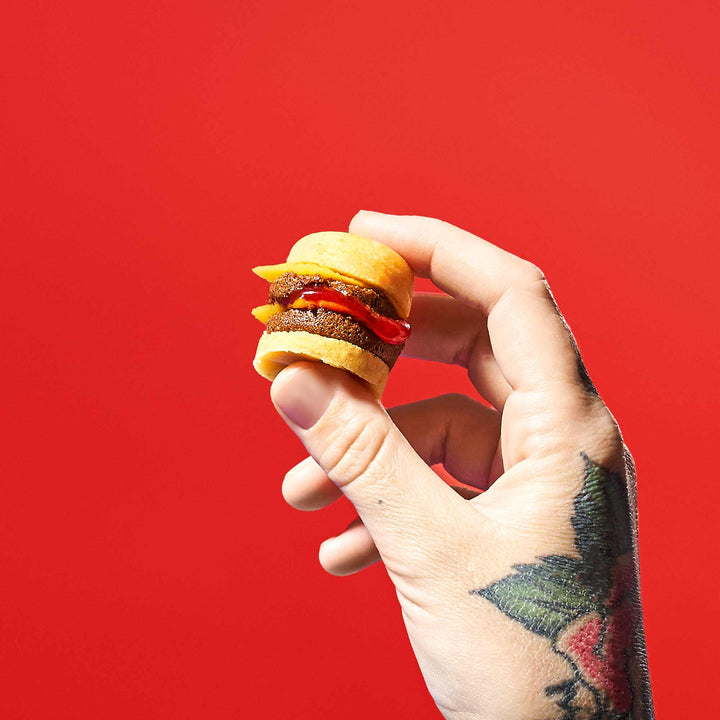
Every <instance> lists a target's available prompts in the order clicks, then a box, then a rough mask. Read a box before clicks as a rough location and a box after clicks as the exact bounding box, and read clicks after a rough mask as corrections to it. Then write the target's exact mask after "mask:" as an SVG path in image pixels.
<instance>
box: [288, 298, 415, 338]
mask: <svg viewBox="0 0 720 720" xmlns="http://www.w3.org/2000/svg"><path fill="white" fill-rule="evenodd" d="M283 304H285V305H286V307H287V308H312V307H322V308H326V309H327V310H333V311H334V312H338V313H342V314H343V315H350V316H351V317H353V318H355V319H356V320H357V321H358V322H361V323H362V324H363V325H366V326H367V327H368V328H370V330H372V331H373V332H374V333H375V334H376V335H377V336H378V337H379V338H380V339H381V340H382V341H383V342H386V343H388V344H389V345H402V343H404V342H405V341H406V340H407V339H408V337H409V336H410V324H409V323H408V322H406V321H405V320H393V319H392V318H389V317H385V316H384V315H380V314H379V313H376V312H375V311H374V310H371V309H370V308H369V307H368V306H367V305H365V304H364V303H362V302H360V300H358V299H357V298H354V297H351V296H350V295H345V294H344V293H342V292H340V291H339V290H333V289H332V288H329V287H326V286H325V285H315V284H313V285H306V286H305V287H304V288H302V289H300V290H296V291H295V292H293V293H290V295H288V297H287V298H286V299H285V301H284V303H283Z"/></svg>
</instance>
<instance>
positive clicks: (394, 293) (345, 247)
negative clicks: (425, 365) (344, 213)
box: [287, 232, 413, 319]
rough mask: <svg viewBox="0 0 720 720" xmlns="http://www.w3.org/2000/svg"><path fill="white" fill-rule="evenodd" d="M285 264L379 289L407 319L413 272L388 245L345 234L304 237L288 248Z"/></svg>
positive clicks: (334, 233)
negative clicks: (314, 268)
mask: <svg viewBox="0 0 720 720" xmlns="http://www.w3.org/2000/svg"><path fill="white" fill-rule="evenodd" d="M287 262H288V263H302V262H308V263H315V264H317V265H321V266H324V267H327V268H330V269H331V270H335V271H336V272H338V273H341V274H342V275H347V276H348V277H351V278H355V279H356V280H360V281H361V282H362V283H363V284H366V285H370V286H373V287H376V288H378V289H379V290H381V291H382V292H383V293H385V295H387V297H388V299H389V300H390V301H391V302H392V304H393V305H394V306H395V309H396V310H397V311H398V315H400V317H401V318H403V319H407V316H408V315H409V314H410V304H411V303H412V294H413V272H412V270H411V269H410V266H409V265H408V264H407V263H406V262H405V260H404V259H403V258H402V257H401V256H400V255H398V254H397V253H396V252H395V251H394V250H391V249H390V248H389V247H388V246H387V245H383V244H382V243H379V242H376V241H375V240H368V239H367V238H363V237H359V236H358V235H352V234H350V233H344V232H318V233H313V234H312V235H306V236H305V237H304V238H302V239H300V240H298V241H297V242H296V243H295V244H294V245H293V246H292V248H291V249H290V254H289V255H288V258H287Z"/></svg>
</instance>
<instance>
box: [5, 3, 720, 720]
mask: <svg viewBox="0 0 720 720" xmlns="http://www.w3.org/2000/svg"><path fill="white" fill-rule="evenodd" d="M14 5H15V10H14V12H15V13H16V16H15V17H12V18H10V19H9V21H8V19H7V16H6V19H5V20H4V21H3V26H4V27H3V29H2V30H0V32H1V33H2V34H3V35H5V36H6V37H4V38H3V39H2V43H1V44H0V48H2V49H1V50H0V52H2V53H3V55H4V58H3V60H4V62H3V78H4V79H3V83H4V84H5V85H6V87H5V90H4V91H3V93H2V105H3V109H2V111H1V112H0V150H1V152H2V155H1V158H0V160H1V166H2V175H3V176H4V178H3V181H4V182H5V183H6V187H5V189H4V191H3V193H2V200H1V201H0V223H1V224H2V227H1V233H0V236H1V237H2V249H1V250H0V293H1V294H2V311H1V312H0V323H2V331H1V335H0V344H1V347H2V350H1V352H0V378H1V380H0V392H1V393H2V412H3V414H5V413H7V420H8V423H7V425H6V427H5V430H4V431H3V435H2V443H0V458H1V461H2V465H3V468H4V469H3V470H2V483H1V484H0V488H1V489H0V585H1V586H2V587H3V588H4V589H3V590H2V592H0V635H1V636H2V642H0V665H2V672H1V673H0V677H2V680H1V681H0V683H1V684H2V685H3V686H4V687H3V689H2V691H1V692H0V715H1V716H2V717H3V718H8V719H9V720H21V719H26V718H27V719H32V720H36V719H40V718H50V717H52V718H53V720H64V719H66V718H67V719H68V720H69V719H72V720H85V719H88V720H90V719H91V718H92V719H95V718H99V717H102V718H134V719H136V720H140V719H143V718H213V720H222V719H224V718H228V719H229V718H238V717H269V718H318V717H322V718H324V717H328V718H330V717H342V718H368V717H378V718H394V717H407V718H410V717H412V718H435V717H438V714H437V712H436V710H435V709H434V706H433V704H432V702H431V701H430V699H429V698H428V696H427V695H426V693H425V690H424V685H423V682H422V678H421V677H420V674H419V671H418V670H417V669H416V667H415V665H414V661H413V657H412V653H411V651H410V648H409V646H408V643H407V640H406V638H405V634H404V629H403V627H402V622H401V618H400V614H399V611H398V609H397V607H396V602H395V598H394V594H393V591H392V588H391V587H390V584H389V581H388V580H387V578H386V576H385V574H384V572H383V570H382V568H380V567H375V568H373V569H371V570H369V571H366V572H364V573H362V574H360V575H358V576H355V577H351V578H347V579H336V578H331V577H329V576H326V575H325V574H324V573H323V571H322V570H321V569H320V567H319V565H318V563H317V560H316V551H317V546H318V544H319V543H320V542H321V540H323V539H324V538H325V537H326V536H328V535H332V534H335V532H336V531H337V530H338V528H339V527H341V526H344V523H346V522H347V521H349V519H350V517H351V512H350V509H349V508H348V507H347V506H343V505H340V506H338V507H336V508H332V509H330V510H328V511H325V512H322V513H317V514H314V515H306V514H301V513H298V512H296V511H293V510H291V509H290V508H288V507H287V506H286V505H285V504H284V503H283V501H282V498H281V496H280V491H279V488H280V482H281V478H282V476H283V473H284V471H285V470H286V469H287V468H288V467H289V466H290V464H292V463H294V462H295V461H297V460H299V459H300V458H301V457H302V449H301V447H300V445H299V443H298V442H297V440H296V439H295V438H294V436H292V435H291V433H290V432H289V431H288V430H287V429H286V427H285V426H284V424H283V423H282V422H281V421H280V420H279V419H278V418H277V417H276V416H275V414H274V412H273V411H272V409H271V404H270V402H269V398H268V387H269V386H268V384H267V383H266V382H265V381H264V380H261V379H260V378H259V377H258V376H256V375H255V374H254V372H253V371H252V369H251V366H250V360H251V357H252V354H253V351H254V345H255V343H256V340H257V337H258V334H259V332H260V326H259V325H258V324H257V323H256V321H254V320H253V318H252V317H250V315H249V308H250V307H251V306H252V305H254V304H258V303H260V302H262V300H263V298H264V292H265V284H264V283H263V281H261V280H259V279H258V278H256V277H254V276H253V275H251V274H250V272H249V268H250V267H251V266H252V265H255V264H260V263H272V262H279V261H281V260H282V259H284V256H285V253H286V250H287V248H288V247H289V245H290V244H291V243H292V242H294V240H295V239H297V238H298V237H300V236H301V235H304V234H306V233H308V232H312V231H315V230H322V229H344V228H345V227H346V224H347V222H348V220H349V219H350V217H351V216H352V214H353V213H354V212H355V210H357V209H358V208H361V207H362V208H369V209H379V210H385V211H388V212H398V213H404V212H408V213H420V214H425V215H434V216H439V217H442V218H444V219H447V220H450V221H452V222H454V223H456V224H459V225H461V226H463V227H466V228H469V229H471V230H473V231H475V232H477V233H479V234H482V235H483V236H484V237H486V238H488V239H489V240H492V241H493V242H495V243H497V244H499V245H502V246H503V247H505V248H507V249H509V250H511V251H513V252H515V253H517V254H519V255H522V256H524V257H526V258H528V259H531V260H532V261H534V262H535V263H537V264H538V265H540V266H541V267H542V268H543V270H544V271H545V272H546V274H547V275H548V277H549V279H550V281H551V285H552V287H553V290H554V292H555V295H556V298H557V300H558V302H559V304H560V306H561V308H562V309H563V310H564V312H565V315H566V317H567V319H568V321H569V323H570V324H571V326H572V327H573V330H574V331H575V333H576V336H577V339H578V342H579V344H580V346H581V349H582V350H583V353H584V356H585V359H586V364H587V366H588V368H589V371H590V373H591V375H592V376H593V378H594V380H595V382H596V384H597V386H598V387H599V389H600V392H601V394H602V395H603V396H604V398H605V399H606V401H607V403H608V404H609V406H610V407H611V409H612V410H613V412H614V413H615V415H616V417H617V419H618V420H619V422H620V424H621V427H622V428H623V431H624V434H625V436H626V440H627V442H628V444H629V445H630V447H631V449H632V450H633V452H634V454H635V457H636V460H637V464H638V469H639V482H640V518H641V550H642V571H643V578H642V580H643V593H644V597H645V613H646V624H647V633H648V646H649V652H650V663H651V671H652V676H653V680H654V690H655V697H656V703H657V710H658V717H659V718H673V717H702V716H703V714H704V713H705V712H706V702H707V695H706V693H705V691H702V692H700V691H698V689H699V688H700V689H702V688H703V687H704V686H705V682H706V681H705V680H704V679H703V677H704V676H705V677H708V676H709V673H708V666H709V664H710V663H714V661H715V656H716V653H717V643H718V632H717V623H716V622H715V621H714V619H715V616H716V596H717V592H718V581H717V575H716V574H715V572H714V569H713V568H714V567H716V565H717V562H716V558H715V552H714V550H713V548H714V546H715V541H716V538H715V530H716V527H717V516H716V514H717V507H718V499H719V497H720V489H719V488H720V484H718V482H717V481H716V479H717V462H716V459H715V457H714V456H713V455H712V453H713V452H714V451H713V447H715V446H716V445H717V440H716V438H715V432H716V427H717V421H716V416H717V412H718V409H719V408H720V390H719V387H720V383H719V382H718V381H719V378H718V363H717V359H716V353H717V351H718V333H717V318H718V311H719V308H718V305H719V303H718V297H719V294H718V291H717V289H716V282H717V276H718V261H719V260H720V258H719V252H718V232H719V231H720V220H719V219H718V213H717V198H718V191H719V190H720V187H719V185H720V182H719V175H718V166H719V163H718V159H719V158H718V149H719V141H718V127H719V126H720V117H719V115H720V112H719V111H720V101H719V99H718V93H717V78H718V71H719V70H720V60H719V56H718V54H717V44H716V40H717V37H716V36H717V29H718V26H719V23H720V13H719V12H718V9H717V5H716V3H711V2H683V3H677V2H676V3H657V2H654V3H651V2H634V3H627V2H615V1H611V2H602V3H594V4H589V3H577V2H569V1H568V2H553V3H537V2H529V1H527V2H499V3H498V2H492V3H491V2H480V3H479V2H474V1H473V2H451V3H447V6H448V7H447V8H446V9H441V6H442V5H443V4H442V3H439V2H434V1H433V2H424V1H418V0H415V2H394V3H392V2H391V3H388V2H382V1H380V0H366V1H365V2H362V3H344V2H342V3H339V2H338V3H331V2H317V1H307V0H306V1H305V2H260V1H257V2H255V1H254V2H250V1H247V0H246V1H245V2H237V0H232V1H227V2H216V1H210V2H197V3H187V2H160V1H158V0H136V1H134V2H123V3H103V2H100V3H98V2H93V3H89V2H88V3H82V2H77V1H75V0H68V1H67V2H62V3H60V2H58V3H49V2H44V3H43V2H23V3H14ZM468 388H469V384H468V382H467V380H466V379H465V378H464V377H463V376H462V373H461V372H460V371H458V370H457V369H453V370H448V369H447V368H444V367H439V366H437V367H436V366H425V365H423V364H421V363H419V362H417V361H401V362H400V364H399V366H398V368H397V370H396V371H395V372H394V373H393V377H392V379H391V383H390V386H389V389H388V392H387V395H386V400H387V401H388V402H389V403H390V404H395V403H400V402H405V401H408V400H411V399H417V398H420V397H423V396H426V395H430V394H437V393H440V392H444V391H447V390H449V389H453V390H458V389H460V390H463V391H464V390H467V389H468Z"/></svg>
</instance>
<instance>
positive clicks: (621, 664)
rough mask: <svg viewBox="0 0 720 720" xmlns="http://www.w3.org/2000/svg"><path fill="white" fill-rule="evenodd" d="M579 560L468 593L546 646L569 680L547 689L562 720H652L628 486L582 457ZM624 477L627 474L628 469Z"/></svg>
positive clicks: (550, 558) (540, 565)
mask: <svg viewBox="0 0 720 720" xmlns="http://www.w3.org/2000/svg"><path fill="white" fill-rule="evenodd" d="M582 462H583V465H584V482H583V488H582V491H581V492H580V493H579V494H578V495H577V497H576V498H575V501H574V514H573V516H572V518H571V522H572V526H573V529H574V530H575V548H576V550H577V553H578V557H570V556H568V555H546V556H543V557H540V558H538V561H537V562H536V563H532V564H524V565H515V566H513V570H514V572H513V573H512V574H511V575H508V576H507V577H504V578H502V579H501V580H498V581H497V582H495V583H493V584H492V585H489V586H488V587H485V588H482V589H474V590H471V593H472V594H473V595H478V596H480V597H482V598H484V599H485V600H488V601H490V602H491V603H493V604H494V605H496V606H497V607H498V608H499V609H500V610H501V611H502V612H503V613H505V614H506V615H507V616H508V617H510V618H512V619H513V620H515V621H517V622H519V623H522V625H524V626H525V627H526V628H527V629H528V630H530V631H531V632H533V633H535V634H536V635H540V636H542V637H545V638H547V639H548V640H549V642H550V647H551V649H552V651H553V652H554V653H556V654H557V655H559V656H560V657H562V658H563V659H564V660H565V662H566V663H567V668H568V676H567V677H566V678H558V682H557V683H555V684H553V685H549V686H548V687H546V688H545V693H546V695H548V696H549V697H552V698H554V699H555V702H556V704H557V706H558V708H559V709H560V710H562V713H561V714H560V715H559V717H560V720H651V718H652V717H653V711H652V701H651V700H650V699H649V693H648V692H647V690H646V689H647V687H648V683H647V678H646V676H645V665H644V657H643V656H642V655H643V653H642V650H644V648H643V639H642V638H643V635H642V619H641V617H640V613H639V608H640V603H639V597H638V582H637V581H638V573H637V565H636V554H635V552H634V543H633V540H634V533H633V523H632V520H631V513H630V505H629V501H628V484H627V483H626V482H625V478H624V477H622V476H621V475H619V474H618V473H615V472H611V471H609V470H607V469H605V468H604V467H602V466H601V465H598V464H597V463H595V462H593V461H592V460H591V459H590V458H588V457H587V456H586V455H582ZM628 470H630V468H628Z"/></svg>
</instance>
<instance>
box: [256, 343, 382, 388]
mask: <svg viewBox="0 0 720 720" xmlns="http://www.w3.org/2000/svg"><path fill="white" fill-rule="evenodd" d="M297 360H321V361H322V362H324V363H326V364H328V365H332V366H333V367H336V368H340V369H342V370H349V371H350V372H351V373H353V374H354V375H357V376H358V377H360V378H361V379H363V380H365V382H366V383H367V384H368V385H369V386H370V388H371V390H372V391H373V393H374V394H375V396H376V397H378V398H379V397H380V396H381V395H382V392H383V390H384V389H385V383H386V382H387V378H388V374H389V372H390V369H389V368H388V366H387V365H386V364H385V363H384V362H383V361H382V360H381V359H380V358H378V357H376V356H375V355H373V354H372V353H371V352H368V351H367V350H363V349H362V348H361V347H358V346H357V345H353V344H352V343H349V342H345V340H336V339H335V338H327V337H323V336H322V335H313V334H312V333H309V332H305V331H304V330H293V331H291V332H285V331H281V332H273V333H267V332H264V333H263V334H262V335H261V336H260V342H259V343H258V347H257V352H256V353H255V360H254V361H253V366H254V367H255V369H256V370H257V371H258V372H259V373H260V375H262V376H263V377H266V378H267V379H268V380H274V379H275V376H276V375H277V374H278V373H279V372H280V371H281V370H282V369H283V368H284V367H285V366H286V365H290V363H294V362H296V361H297Z"/></svg>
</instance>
